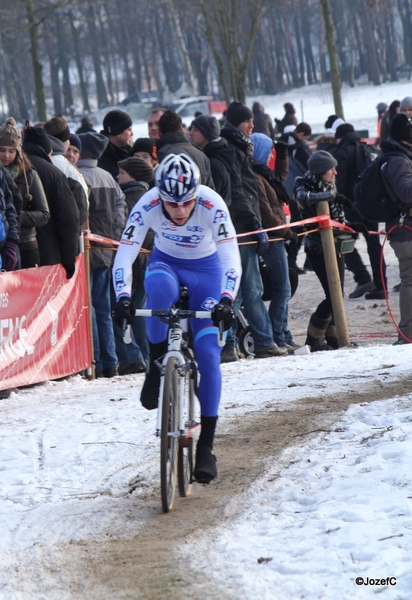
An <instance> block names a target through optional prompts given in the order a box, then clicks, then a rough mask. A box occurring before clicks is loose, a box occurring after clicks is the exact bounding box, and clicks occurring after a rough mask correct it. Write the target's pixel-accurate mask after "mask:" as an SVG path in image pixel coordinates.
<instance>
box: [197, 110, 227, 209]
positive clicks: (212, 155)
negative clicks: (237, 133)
mask: <svg viewBox="0 0 412 600" xmlns="http://www.w3.org/2000/svg"><path fill="white" fill-rule="evenodd" d="M189 139H190V141H191V142H192V144H194V145H195V146H198V148H201V150H203V152H204V154H206V156H207V158H208V159H209V161H210V169H211V171H212V178H213V183H214V184H215V190H216V191H217V193H218V194H219V195H220V196H222V198H223V200H224V201H225V202H226V204H227V205H228V206H230V204H231V202H232V186H231V183H230V171H231V169H233V165H234V152H233V149H231V148H229V147H228V143H227V140H225V139H224V138H222V137H221V136H220V125H219V121H218V120H217V119H216V117H212V116H210V115H199V116H198V117H196V119H194V121H193V122H192V126H191V128H190V131H189Z"/></svg>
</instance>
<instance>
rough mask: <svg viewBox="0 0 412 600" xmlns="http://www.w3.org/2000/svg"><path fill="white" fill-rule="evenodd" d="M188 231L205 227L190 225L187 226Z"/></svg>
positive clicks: (202, 229)
mask: <svg viewBox="0 0 412 600" xmlns="http://www.w3.org/2000/svg"><path fill="white" fill-rule="evenodd" d="M186 229H187V230H188V231H204V229H205V228H204V227H200V225H188V226H187V227H186Z"/></svg>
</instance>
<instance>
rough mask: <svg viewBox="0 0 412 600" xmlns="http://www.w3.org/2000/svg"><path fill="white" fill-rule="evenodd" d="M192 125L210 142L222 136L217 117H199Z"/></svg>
mask: <svg viewBox="0 0 412 600" xmlns="http://www.w3.org/2000/svg"><path fill="white" fill-rule="evenodd" d="M192 125H194V126H195V127H196V129H198V130H199V131H200V133H202V134H203V135H204V136H205V138H206V139H207V140H209V142H210V141H211V140H215V139H216V138H218V137H219V136H220V125H219V121H218V120H217V119H216V117H212V116H210V115H199V116H198V117H196V119H195V120H194V121H193V123H192Z"/></svg>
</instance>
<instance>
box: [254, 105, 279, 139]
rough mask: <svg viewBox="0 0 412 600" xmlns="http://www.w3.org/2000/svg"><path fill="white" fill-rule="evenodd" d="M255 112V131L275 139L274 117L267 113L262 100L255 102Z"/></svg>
mask: <svg viewBox="0 0 412 600" xmlns="http://www.w3.org/2000/svg"><path fill="white" fill-rule="evenodd" d="M252 112H253V132H254V133H264V134H265V135H267V136H268V137H270V138H271V139H272V140H274V139H275V130H274V128H273V124H272V119H271V118H270V116H269V115H267V114H266V113H265V109H264V107H263V105H262V104H260V102H254V103H253V106H252Z"/></svg>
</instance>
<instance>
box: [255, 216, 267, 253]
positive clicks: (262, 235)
mask: <svg viewBox="0 0 412 600" xmlns="http://www.w3.org/2000/svg"><path fill="white" fill-rule="evenodd" d="M255 229H262V225H261V223H256V225H255ZM256 239H257V242H258V243H257V246H256V254H258V255H259V256H264V255H265V254H266V252H267V251H268V248H269V238H268V234H267V233H266V231H260V232H259V233H257V234H256Z"/></svg>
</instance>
